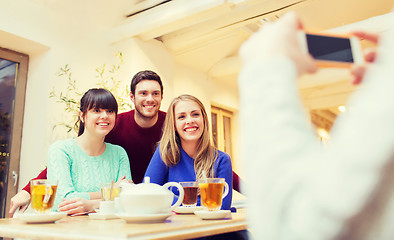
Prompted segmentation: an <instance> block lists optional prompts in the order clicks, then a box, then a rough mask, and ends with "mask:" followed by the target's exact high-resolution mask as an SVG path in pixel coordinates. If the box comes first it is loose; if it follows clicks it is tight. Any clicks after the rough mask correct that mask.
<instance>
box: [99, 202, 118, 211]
mask: <svg viewBox="0 0 394 240" xmlns="http://www.w3.org/2000/svg"><path fill="white" fill-rule="evenodd" d="M113 213H115V202H114V201H100V214H113Z"/></svg>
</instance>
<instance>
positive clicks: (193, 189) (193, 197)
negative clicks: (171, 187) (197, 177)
mask: <svg viewBox="0 0 394 240" xmlns="http://www.w3.org/2000/svg"><path fill="white" fill-rule="evenodd" d="M179 184H180V185H181V186H182V187H183V191H184V193H185V195H184V197H183V201H182V206H184V207H195V206H196V205H197V196H198V183H197V182H180V183H179Z"/></svg>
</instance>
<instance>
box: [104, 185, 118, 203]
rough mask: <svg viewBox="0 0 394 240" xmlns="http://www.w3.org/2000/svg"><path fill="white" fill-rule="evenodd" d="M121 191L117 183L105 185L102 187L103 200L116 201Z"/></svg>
mask: <svg viewBox="0 0 394 240" xmlns="http://www.w3.org/2000/svg"><path fill="white" fill-rule="evenodd" d="M120 190H121V188H120V186H119V185H118V184H117V183H103V184H102V185H101V200H102V201H114V200H115V198H116V197H119V194H120Z"/></svg>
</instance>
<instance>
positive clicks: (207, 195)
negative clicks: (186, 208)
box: [198, 178, 229, 211]
mask: <svg viewBox="0 0 394 240" xmlns="http://www.w3.org/2000/svg"><path fill="white" fill-rule="evenodd" d="M198 186H199V188H200V195H201V204H202V205H203V206H204V207H206V208H208V210H209V211H218V210H220V208H221V207H222V199H223V198H224V197H226V196H227V194H228V191H229V187H228V184H227V182H226V181H225V179H224V178H205V179H200V180H199V181H198ZM223 190H224V193H223Z"/></svg>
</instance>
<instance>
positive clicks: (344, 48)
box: [298, 31, 364, 68]
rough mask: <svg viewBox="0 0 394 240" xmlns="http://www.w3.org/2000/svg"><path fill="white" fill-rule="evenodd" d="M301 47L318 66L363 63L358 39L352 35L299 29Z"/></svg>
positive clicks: (342, 65)
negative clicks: (310, 31) (313, 32)
mask: <svg viewBox="0 0 394 240" xmlns="http://www.w3.org/2000/svg"><path fill="white" fill-rule="evenodd" d="M298 37H299V42H300V45H301V48H302V50H303V51H304V52H306V53H309V54H311V55H312V57H313V58H314V59H315V60H316V61H317V64H318V65H319V66H320V67H345V68H348V67H350V66H351V65H352V64H362V63H364V57H363V53H362V49H361V44H360V40H359V39H358V38H357V37H354V36H350V35H349V36H348V35H334V34H321V33H319V34H312V33H308V32H303V31H300V32H299V34H298Z"/></svg>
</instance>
